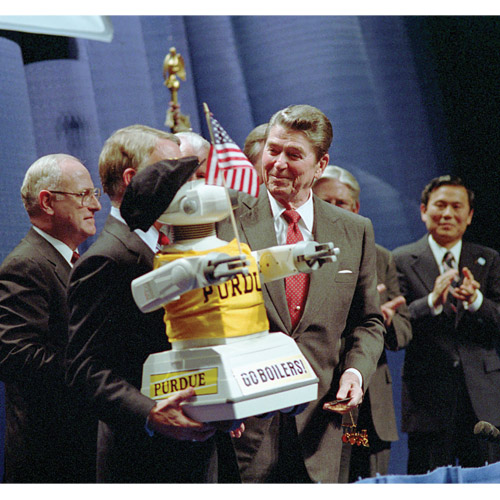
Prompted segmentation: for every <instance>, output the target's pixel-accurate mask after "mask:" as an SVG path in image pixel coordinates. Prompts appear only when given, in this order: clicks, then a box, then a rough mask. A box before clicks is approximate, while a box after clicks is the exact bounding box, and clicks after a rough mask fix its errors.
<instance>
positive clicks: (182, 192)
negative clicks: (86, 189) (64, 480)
mask: <svg viewBox="0 0 500 500" xmlns="http://www.w3.org/2000/svg"><path fill="white" fill-rule="evenodd" d="M181 160H184V159H181ZM147 168H149V167H147ZM145 170H147V169H145ZM143 172H144V171H143ZM141 173H142V172H141ZM146 173H147V172H146ZM153 175H154V172H153ZM136 178H137V179H136ZM134 180H136V181H137V182H136V183H134ZM139 180H140V179H139V174H137V175H136V176H135V177H134V179H133V182H132V183H131V185H130V186H129V188H131V189H134V184H138V183H139ZM151 184H152V185H153V184H154V185H158V183H151ZM129 188H127V189H129ZM125 201H126V197H124V202H125ZM230 210H232V207H231V202H230V199H229V196H228V191H227V190H226V189H225V188H223V187H220V186H210V185H206V184H205V182H204V181H203V180H198V181H189V182H186V183H185V184H183V185H182V187H180V189H179V190H178V191H177V193H176V194H175V197H174V198H173V200H172V201H171V202H170V203H169V204H168V207H165V210H164V212H163V213H162V214H161V215H160V216H159V217H158V218H157V221H158V222H160V223H162V224H168V225H169V226H170V227H171V228H172V229H173V236H174V237H173V243H172V244H169V245H166V246H164V247H163V248H162V249H161V251H160V252H159V253H157V254H156V256H155V263H154V270H153V271H151V272H149V273H147V274H145V275H143V276H140V277H139V278H136V279H135V280H134V281H133V282H132V284H131V287H132V294H133V297H134V300H135V302H136V304H137V306H138V307H139V309H140V310H141V311H142V312H144V313H148V312H151V311H154V310H156V309H159V308H161V307H164V308H165V317H164V319H165V324H166V334H167V336H168V339H169V341H170V343H171V345H172V349H171V350H169V351H165V352H161V353H155V354H152V355H150V356H149V357H148V359H147V360H146V362H145V363H144V367H143V378H142V388H141V391H142V392H143V394H145V395H147V396H148V397H150V398H152V399H155V400H161V399H164V398H167V397H169V396H171V395H172V394H174V393H175V392H177V391H179V390H182V389H184V388H186V387H188V386H192V387H194V388H195V391H196V397H194V398H192V400H190V401H189V402H187V403H185V405H184V407H183V410H184V411H185V413H186V414H187V415H189V416H190V417H191V418H193V419H195V420H198V421H202V422H220V421H232V422H233V423H234V425H233V427H230V428H235V427H236V426H237V425H239V423H240V422H241V421H243V420H244V419H245V418H247V417H250V416H254V415H258V416H262V417H265V416H270V415H272V414H274V412H276V411H282V412H286V413H292V414H297V413H300V412H301V411H302V410H303V409H305V407H306V406H307V404H308V402H310V401H312V400H314V399H316V398H317V389H318V378H317V376H316V374H315V373H314V371H313V369H312V368H311V366H310V364H309V363H308V361H307V359H306V358H305V356H304V355H303V354H302V353H301V351H300V350H299V348H298V346H297V345H296V343H295V341H294V340H293V339H292V338H291V337H289V336H288V335H286V334H284V333H281V332H273V333H269V330H268V328H269V323H268V320H267V315H266V311H265V307H264V300H263V295H262V291H261V283H262V282H263V283H266V282H268V281H272V280H275V279H281V278H284V277H286V276H290V275H292V274H296V273H299V272H307V273H310V272H313V271H314V270H315V269H318V268H319V267H320V266H321V265H323V264H325V263H329V262H331V263H334V264H336V260H337V259H336V256H337V255H338V252H339V250H338V248H334V245H333V244H332V243H325V244H319V243H317V242H314V241H309V242H305V241H303V242H300V243H297V244H294V245H282V246H276V247H271V248H266V249H263V250H258V251H255V252H251V251H250V249H249V247H248V245H246V244H241V245H240V244H239V243H238V242H237V241H236V240H233V241H232V242H226V241H223V240H221V239H219V238H218V237H217V236H216V232H215V223H216V222H218V221H220V220H222V219H224V218H226V217H227V216H228V215H230ZM123 212H124V210H123V203H122V214H123ZM124 218H125V219H126V220H127V217H126V216H124ZM127 222H128V221H127ZM129 225H130V224H129Z"/></svg>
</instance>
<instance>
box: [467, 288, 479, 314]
mask: <svg viewBox="0 0 500 500" xmlns="http://www.w3.org/2000/svg"><path fill="white" fill-rule="evenodd" d="M483 299H484V295H483V294H482V292H481V290H478V291H477V297H476V300H475V301H474V302H473V303H472V304H467V302H464V303H463V304H464V309H465V310H467V311H469V312H471V313H475V312H476V311H477V310H478V309H479V308H480V307H481V306H482V305H483Z"/></svg>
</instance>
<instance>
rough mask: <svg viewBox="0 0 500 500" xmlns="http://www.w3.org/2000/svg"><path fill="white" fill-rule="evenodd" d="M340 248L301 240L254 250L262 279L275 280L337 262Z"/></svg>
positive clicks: (329, 244)
mask: <svg viewBox="0 0 500 500" xmlns="http://www.w3.org/2000/svg"><path fill="white" fill-rule="evenodd" d="M339 251H340V250H339V249H338V248H335V247H334V246H333V243H331V242H329V243H317V242H316V241H299V242H298V243H295V244H292V245H279V246H275V247H270V248H264V249H263V250H257V251H255V252H252V255H253V256H254V257H255V259H256V260H257V262H258V263H259V271H260V274H261V278H262V281H263V282H264V283H267V282H268V281H274V280H277V279H280V278H286V277H287V276H292V275H294V274H298V273H311V272H312V271H314V270H316V269H319V268H320V267H321V266H322V265H323V264H325V263H326V262H336V261H337V255H338V254H339Z"/></svg>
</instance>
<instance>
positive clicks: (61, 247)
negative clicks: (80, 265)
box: [33, 226, 73, 267]
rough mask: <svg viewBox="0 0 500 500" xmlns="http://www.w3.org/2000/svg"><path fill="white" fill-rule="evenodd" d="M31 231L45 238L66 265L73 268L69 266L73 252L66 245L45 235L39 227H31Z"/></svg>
mask: <svg viewBox="0 0 500 500" xmlns="http://www.w3.org/2000/svg"><path fill="white" fill-rule="evenodd" d="M33 229H34V230H35V231H36V232H37V233H38V234H39V235H40V236H42V238H45V239H46V240H47V241H48V242H49V243H50V244H51V245H52V246H53V247H54V248H55V249H56V250H57V251H58V252H59V253H60V254H61V255H62V256H63V258H64V260H66V261H67V262H68V264H69V265H70V266H71V267H73V264H71V257H73V250H71V248H69V246H68V245H66V243H63V242H62V241H61V240H58V239H57V238H54V237H53V236H51V235H50V234H47V233H46V232H45V231H42V230H41V229H40V228H39V227H36V226H33Z"/></svg>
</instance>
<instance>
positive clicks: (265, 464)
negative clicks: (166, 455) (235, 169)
mask: <svg viewBox="0 0 500 500" xmlns="http://www.w3.org/2000/svg"><path fill="white" fill-rule="evenodd" d="M331 140H332V126H331V123H330V121H329V120H328V118H327V117H326V116H325V115H324V113H322V112H321V111H320V110H319V109H317V108H315V107H313V106H308V105H297V106H289V107H288V108H286V109H283V110H281V111H278V112H277V113H275V114H274V115H273V117H272V118H271V120H270V122H269V126H268V134H267V139H266V144H265V146H264V151H263V154H262V165H263V170H262V174H263V180H264V183H265V188H266V189H262V190H261V191H260V194H259V198H258V199H255V198H253V197H250V196H245V195H243V196H240V200H239V201H240V204H239V208H238V209H237V210H236V214H235V215H236V220H237V223H238V224H239V227H238V230H239V232H240V235H241V237H242V239H244V240H245V242H246V243H248V244H249V245H250V248H251V249H252V250H259V249H262V248H267V247H271V246H274V245H281V244H286V243H288V244H293V243H296V242H297V241H303V240H305V241H312V240H314V241H317V242H319V243H326V242H329V241H332V242H333V243H334V244H335V246H336V247H338V248H339V249H340V254H339V255H338V272H336V267H335V266H333V265H328V264H327V265H324V266H323V267H321V269H319V270H317V271H315V272H314V273H313V274H311V275H310V278H308V275H305V276H304V275H297V276H298V279H297V276H295V277H293V279H292V280H290V278H286V279H284V280H276V281H273V282H270V283H267V284H265V285H263V286H262V292H263V294H264V301H265V306H266V311H267V315H268V318H269V324H270V328H269V331H271V332H273V331H274V332H276V331H281V332H284V333H287V334H288V335H290V336H291V337H292V338H293V339H294V340H295V341H296V342H297V344H298V346H299V348H300V349H301V350H302V352H303V353H304V355H305V356H306V357H307V359H308V361H309V363H310V364H311V366H312V368H313V369H314V371H315V373H316V375H317V376H318V378H319V388H318V399H317V400H316V401H312V402H311V403H309V405H308V407H307V408H306V409H305V410H304V411H303V412H302V413H300V414H299V415H297V416H296V417H294V416H291V415H287V414H284V413H281V412H280V413H279V414H277V415H274V416H273V417H272V418H271V419H259V418H255V417H252V418H249V419H247V420H246V421H245V426H246V430H245V432H244V433H243V436H242V437H241V439H240V440H238V441H236V442H235V443H234V444H235V447H236V449H237V454H238V461H239V466H240V472H241V477H242V480H243V482H280V483H289V482H295V483H310V482H315V483H317V482H330V483H331V482H337V481H338V473H339V462H340V451H341V446H342V427H341V415H339V414H336V413H332V412H329V411H326V410H325V409H323V404H324V403H326V402H331V401H332V400H334V399H343V398H350V400H349V403H348V408H347V409H345V411H349V409H352V408H354V407H356V406H357V405H358V404H359V403H360V402H361V400H362V397H363V391H364V390H365V389H366V385H367V384H368V382H369V380H370V377H371V376H372V374H373V373H374V371H375V368H376V365H377V361H378V359H379V357H380V354H381V352H382V348H383V332H384V326H383V322H382V314H381V311H380V302H379V297H378V293H377V289H376V285H377V281H376V270H375V244H374V235H373V228H372V225H371V223H370V221H369V220H368V219H366V218H363V217H360V216H359V215H355V214H351V213H349V212H347V211H346V210H341V209H339V208H337V207H334V206H332V205H330V204H328V203H325V202H323V201H322V200H320V199H319V198H317V197H316V196H314V195H313V194H312V192H311V186H312V184H313V182H314V180H315V179H318V178H319V177H320V176H321V174H322V172H323V170H324V168H325V167H326V165H327V164H328V159H329V155H328V149H329V147H330V144H331ZM218 231H219V235H220V236H221V237H222V238H224V239H226V240H229V239H231V238H233V237H234V234H233V231H232V228H231V225H230V224H229V223H227V222H226V221H223V222H221V223H220V224H219V227H218ZM344 331H346V346H347V347H346V349H345V351H344V354H345V356H344V364H343V371H342V372H340V367H339V357H340V345H341V336H342V333H343V332H344Z"/></svg>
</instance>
